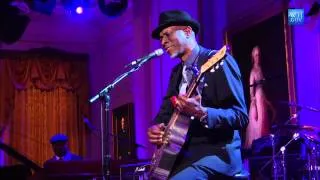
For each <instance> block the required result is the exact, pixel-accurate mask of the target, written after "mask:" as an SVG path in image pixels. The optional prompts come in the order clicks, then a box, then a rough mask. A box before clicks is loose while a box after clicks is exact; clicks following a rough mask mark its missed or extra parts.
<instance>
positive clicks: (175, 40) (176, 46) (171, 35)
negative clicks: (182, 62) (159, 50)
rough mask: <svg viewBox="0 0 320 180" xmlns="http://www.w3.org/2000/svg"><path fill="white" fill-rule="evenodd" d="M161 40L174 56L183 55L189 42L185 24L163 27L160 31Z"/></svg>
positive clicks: (166, 49) (168, 51) (164, 47)
mask: <svg viewBox="0 0 320 180" xmlns="http://www.w3.org/2000/svg"><path fill="white" fill-rule="evenodd" d="M160 42H161V45H162V47H163V49H165V51H166V52H167V53H168V54H169V55H170V56H171V57H172V58H174V57H177V56H179V55H181V54H182V53H183V52H184V49H185V45H186V43H187V37H186V33H185V31H184V26H170V27H167V28H165V29H163V30H162V31H161V32H160Z"/></svg>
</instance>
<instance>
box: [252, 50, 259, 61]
mask: <svg viewBox="0 0 320 180" xmlns="http://www.w3.org/2000/svg"><path fill="white" fill-rule="evenodd" d="M251 56H252V61H253V63H258V64H259V63H260V48H258V47H254V48H253V49H252V53H251Z"/></svg>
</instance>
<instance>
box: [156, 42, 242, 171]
mask: <svg viewBox="0 0 320 180" xmlns="http://www.w3.org/2000/svg"><path fill="white" fill-rule="evenodd" d="M199 53H200V54H199V59H198V62H197V65H198V68H199V69H200V67H201V65H202V64H204V63H205V62H206V61H207V60H208V59H209V58H210V57H211V56H212V55H213V54H215V51H213V52H212V51H210V50H208V49H205V48H203V47H200V52H199ZM223 61H224V63H223V65H222V66H221V67H220V68H219V69H218V70H216V71H215V72H210V71H208V72H206V73H205V75H204V82H205V84H206V85H205V86H204V87H203V90H202V93H201V95H202V105H203V106H204V107H208V126H209V127H208V128H205V127H204V126H203V125H202V124H200V122H199V121H197V120H195V121H192V123H191V126H190V128H189V132H188V138H187V141H186V143H185V144H184V147H183V149H182V151H181V152H180V154H179V156H178V158H177V160H176V163H175V169H174V170H173V171H174V172H173V174H175V173H176V172H178V171H180V170H182V169H184V168H185V167H187V166H188V165H190V164H195V165H199V166H201V167H203V168H208V169H211V170H214V171H217V172H219V173H222V174H225V175H228V176H232V175H234V174H236V173H238V172H240V171H241V168H242V160H241V152H240V146H241V140H240V135H239V130H240V129H242V128H245V127H246V126H247V124H248V115H247V108H246V103H245V99H244V93H243V86H242V81H241V74H240V70H239V68H238V65H237V63H236V61H235V60H234V58H233V57H232V56H230V55H229V54H227V55H226V57H225V58H224V60H223ZM181 78H182V64H181V63H180V64H178V65H177V66H175V67H174V68H173V70H172V73H171V77H170V83H169V87H168V90H167V94H166V96H165V97H164V100H163V104H162V105H161V108H160V111H159V113H158V114H157V116H156V118H155V121H156V122H157V123H162V122H163V123H168V121H169V120H170V117H171V114H172V113H173V111H174V109H173V106H172V104H171V102H170V100H169V98H170V97H171V96H175V95H178V94H179V84H180V82H181Z"/></svg>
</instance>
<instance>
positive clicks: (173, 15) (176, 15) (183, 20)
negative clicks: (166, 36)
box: [152, 10, 200, 39]
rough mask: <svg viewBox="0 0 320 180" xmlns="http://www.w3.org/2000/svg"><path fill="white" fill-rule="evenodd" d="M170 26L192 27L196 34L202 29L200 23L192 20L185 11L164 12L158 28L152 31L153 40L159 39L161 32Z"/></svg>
mask: <svg viewBox="0 0 320 180" xmlns="http://www.w3.org/2000/svg"><path fill="white" fill-rule="evenodd" d="M169 26H190V27H191V28H192V30H193V31H194V32H195V33H196V34H197V33H198V32H199V28H200V24H199V22H198V21H196V20H194V19H192V17H191V16H190V15H189V14H188V13H187V12H185V11H180V10H170V11H164V12H162V13H161V14H160V17H159V25H158V27H157V28H155V29H154V30H153V31H152V38H154V39H159V38H160V37H159V36H160V32H161V31H162V30H163V29H165V28H167V27H169Z"/></svg>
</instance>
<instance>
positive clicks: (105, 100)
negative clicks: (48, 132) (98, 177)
mask: <svg viewBox="0 0 320 180" xmlns="http://www.w3.org/2000/svg"><path fill="white" fill-rule="evenodd" d="M148 60H149V59H148V58H146V59H144V60H142V61H140V63H138V64H135V65H134V66H132V68H131V69H130V70H129V71H127V72H125V73H123V74H121V75H120V76H118V77H117V78H116V79H115V80H114V81H113V82H112V83H111V84H109V85H108V86H106V87H105V88H104V89H103V90H101V91H100V92H99V93H98V94H96V95H95V96H93V97H92V98H91V99H90V103H93V102H95V101H96V100H97V99H100V100H101V107H102V109H103V110H104V113H105V114H104V118H105V131H106V132H104V128H103V127H104V125H103V119H104V118H103V113H101V122H100V123H101V153H102V157H101V158H102V170H103V172H102V174H103V178H104V180H110V160H111V154H110V147H109V122H110V102H111V98H110V92H111V90H112V89H113V88H114V87H115V85H117V84H118V83H119V82H120V81H121V80H123V79H124V78H126V77H128V76H129V75H130V74H131V73H133V72H135V71H137V70H138V69H139V68H140V67H141V66H142V65H143V64H144V63H146V62H147V61H148ZM104 136H105V140H104ZM107 146H108V147H107Z"/></svg>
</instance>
